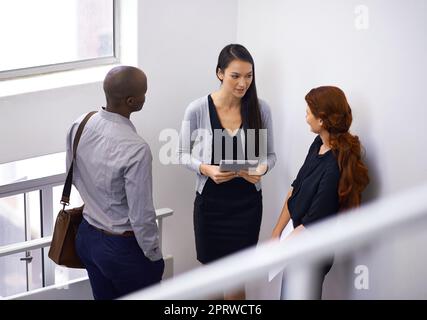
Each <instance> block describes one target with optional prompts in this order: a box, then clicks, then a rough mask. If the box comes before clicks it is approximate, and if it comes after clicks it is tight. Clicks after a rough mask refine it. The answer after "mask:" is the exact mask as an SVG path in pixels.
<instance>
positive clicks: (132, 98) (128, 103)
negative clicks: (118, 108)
mask: <svg viewBox="0 0 427 320" xmlns="http://www.w3.org/2000/svg"><path fill="white" fill-rule="evenodd" d="M126 104H127V105H128V106H130V107H133V105H134V104H135V98H134V97H129V98H126Z"/></svg>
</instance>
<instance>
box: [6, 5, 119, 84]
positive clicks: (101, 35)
mask: <svg viewBox="0 0 427 320" xmlns="http://www.w3.org/2000/svg"><path fill="white" fill-rule="evenodd" d="M116 2H117V1H114V0H62V1H58V0H38V1H34V0H2V1H0V43H1V48H2V49H1V50H0V78H2V79H4V78H11V77H17V76H24V75H31V74H39V73H46V72H52V71H59V70H66V69H75V68H80V67H88V66H94V65H100V64H108V63H113V62H117V60H118V51H117V45H116V43H117V28H116V24H117V19H116V17H117V4H116Z"/></svg>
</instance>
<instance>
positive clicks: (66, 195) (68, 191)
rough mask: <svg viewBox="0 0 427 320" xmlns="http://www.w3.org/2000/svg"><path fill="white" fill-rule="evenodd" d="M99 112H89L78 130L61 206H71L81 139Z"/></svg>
mask: <svg viewBox="0 0 427 320" xmlns="http://www.w3.org/2000/svg"><path fill="white" fill-rule="evenodd" d="M96 112H97V111H92V112H89V113H88V114H87V115H86V117H85V118H84V119H83V121H82V122H81V123H80V125H79V128H78V129H77V132H76V136H75V137H74V143H73V159H72V160H71V165H70V168H69V169H68V174H67V179H66V180H65V184H64V189H63V190H62V197H61V204H63V205H64V209H65V206H68V205H69V204H70V194H71V184H72V183H73V167H74V160H76V152H77V146H78V145H79V141H80V138H81V136H82V133H83V129H84V127H85V125H86V123H87V122H88V121H89V119H90V117H92V116H93V115H94V114H95V113H96Z"/></svg>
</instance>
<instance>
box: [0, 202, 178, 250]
mask: <svg viewBox="0 0 427 320" xmlns="http://www.w3.org/2000/svg"><path fill="white" fill-rule="evenodd" d="M172 214H173V210H172V209H169V208H162V209H156V218H157V220H159V221H160V220H162V219H164V218H166V217H168V216H171V215H172ZM51 241H52V236H49V237H43V238H39V239H35V240H29V241H24V242H18V243H13V244H10V245H6V246H2V247H0V257H4V256H9V255H12V254H15V253H20V252H25V251H31V250H36V249H40V248H45V247H49V246H50V243H51Z"/></svg>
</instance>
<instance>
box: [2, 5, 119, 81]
mask: <svg viewBox="0 0 427 320" xmlns="http://www.w3.org/2000/svg"><path fill="white" fill-rule="evenodd" d="M119 3H120V0H113V56H112V57H104V58H93V59H82V60H77V61H71V62H62V63H55V64H49V65H43V66H36V67H27V68H21V69H13V70H7V71H0V81H2V80H13V79H16V78H21V77H31V76H39V75H43V74H49V73H56V72H61V71H71V70H79V69H86V68H91V67H98V66H104V65H110V64H117V63H120V21H119V20H120V19H119V17H120V4H119Z"/></svg>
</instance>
